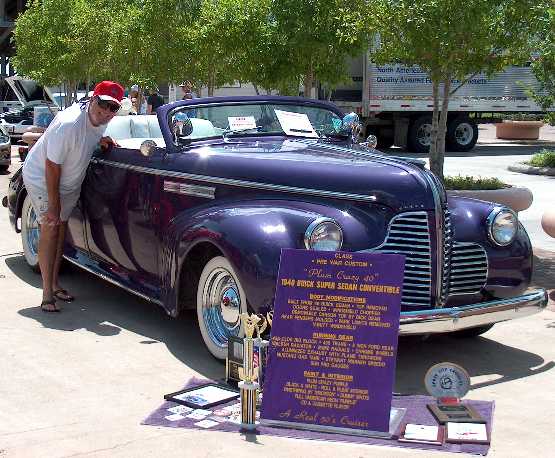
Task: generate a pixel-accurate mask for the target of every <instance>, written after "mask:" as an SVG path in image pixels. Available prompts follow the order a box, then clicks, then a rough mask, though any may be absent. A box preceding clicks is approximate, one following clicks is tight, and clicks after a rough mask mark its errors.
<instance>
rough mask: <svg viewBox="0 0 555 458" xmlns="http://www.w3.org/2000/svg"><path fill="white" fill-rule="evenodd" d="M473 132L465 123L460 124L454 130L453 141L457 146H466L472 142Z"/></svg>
mask: <svg viewBox="0 0 555 458" xmlns="http://www.w3.org/2000/svg"><path fill="white" fill-rule="evenodd" d="M473 136H474V131H473V129H472V126H471V125H470V124H468V123H466V122H462V123H460V124H459V125H458V126H457V128H456V129H455V139H456V140H457V143H458V144H459V145H468V144H469V143H470V142H471V141H472V137H473Z"/></svg>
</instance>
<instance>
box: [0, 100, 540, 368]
mask: <svg viewBox="0 0 555 458" xmlns="http://www.w3.org/2000/svg"><path fill="white" fill-rule="evenodd" d="M357 127H359V126H357V119H356V115H353V114H350V115H347V116H343V113H342V112H341V111H340V110H339V109H338V108H337V107H335V106H334V105H332V104H329V103H327V102H322V101H315V100H306V99H301V98H289V97H272V96H265V97H262V96H260V97H239V98H216V97H214V98H205V99H194V100H187V101H180V102H176V103H173V104H169V105H165V106H163V107H161V108H159V109H158V112H157V117H155V116H118V117H115V118H114V119H113V120H112V121H111V122H110V124H109V125H108V128H107V131H106V135H110V136H112V137H113V138H114V139H116V140H117V141H118V143H119V147H116V148H113V149H112V150H110V151H107V152H98V153H97V154H95V156H94V157H93V159H92V162H91V164H90V166H89V168H88V171H87V175H86V179H85V182H84V184H83V188H82V193H81V199H80V201H79V204H78V206H77V207H76V208H75V210H74V211H73V214H72V215H71V217H70V219H69V221H68V236H67V240H66V246H65V250H64V256H65V258H66V259H67V260H68V261H71V262H72V263H74V264H77V265H79V266H80V267H82V268H84V269H86V270H88V271H90V272H92V273H95V274H97V275H99V276H101V277H102V278H104V279H105V280H108V281H110V282H112V283H114V284H117V285H119V286H121V287H124V288H125V289H127V290H129V291H131V292H133V293H135V294H137V295H139V296H141V297H143V298H145V299H147V300H149V301H152V302H154V303H156V304H159V305H160V306H162V307H163V308H164V309H165V310H166V312H167V313H168V314H170V315H172V316H176V315H178V313H179V312H180V311H181V310H183V309H185V308H196V310H197V315H198V321H199V327H200V330H201V334H202V337H203V339H204V342H205V343H206V346H207V347H208V349H209V350H210V352H211V353H212V354H213V355H214V356H215V357H217V358H221V359H223V358H225V356H226V354H227V341H228V338H229V337H230V336H232V335H237V334H238V333H239V332H240V320H239V314H240V313H241V312H245V311H250V312H252V311H254V312H262V313H264V312H266V311H268V310H269V309H271V308H272V307H273V301H274V294H275V285H276V277H277V272H278V267H279V260H280V253H281V250H282V249H283V248H296V249H307V250H334V251H340V250H341V251H350V252H377V253H399V254H402V255H405V259H406V264H405V272H404V283H403V290H402V303H401V321H400V323H401V324H400V334H401V335H403V334H428V333H441V332H458V333H464V334H467V335H478V334H481V333H483V332H485V331H486V330H488V329H489V328H490V327H491V326H492V325H493V324H494V323H496V322H500V321H506V320H510V319H513V318H517V317H522V316H526V315H529V314H532V313H535V312H538V311H540V310H541V309H542V308H543V307H545V305H546V303H547V297H546V293H545V291H544V290H534V291H530V290H528V286H529V284H530V279H531V275H532V248H531V244H530V240H529V238H528V235H527V234H526V232H525V230H524V228H523V227H522V225H521V224H520V223H519V222H518V219H517V216H516V215H515V213H514V212H513V211H512V210H510V209H508V208H506V207H503V206H500V205H497V204H493V203H488V202H483V201H478V200H473V199H467V198H462V197H447V195H446V193H445V190H444V187H443V185H442V183H441V182H440V181H439V180H438V179H437V178H436V177H435V176H434V175H433V174H432V173H431V172H430V171H428V170H426V169H425V168H424V166H423V163H421V161H418V160H414V159H404V158H400V157H392V156H386V155H383V154H381V153H380V152H378V151H376V150H374V149H372V147H371V146H370V145H369V144H368V142H366V143H360V144H359V143H357V132H358V130H357ZM8 206H9V211H10V218H11V222H12V224H13V225H14V227H15V228H16V230H18V231H21V233H22V240H23V247H24V253H25V257H26V260H27V262H28V263H29V264H30V265H31V266H32V267H36V266H37V264H38V263H37V238H38V231H39V227H38V225H37V223H36V219H35V215H34V211H33V208H32V206H31V205H30V202H29V199H28V198H27V197H26V191H25V189H24V186H23V183H22V179H21V172H17V173H15V174H14V176H13V178H12V180H11V182H10V189H9V195H8Z"/></svg>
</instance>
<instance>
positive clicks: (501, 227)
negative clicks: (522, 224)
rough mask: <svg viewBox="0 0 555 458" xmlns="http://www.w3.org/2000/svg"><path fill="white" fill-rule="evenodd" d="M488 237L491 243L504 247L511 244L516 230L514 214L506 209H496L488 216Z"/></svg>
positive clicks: (516, 222) (516, 221)
mask: <svg viewBox="0 0 555 458" xmlns="http://www.w3.org/2000/svg"><path fill="white" fill-rule="evenodd" d="M487 224H488V235H489V238H490V239H491V241H492V242H493V243H495V244H496V245H500V246H505V245H508V244H509V243H511V242H512V241H513V240H514V238H515V235H516V231H517V230H518V217H517V216H516V213H515V212H514V211H512V210H511V209H509V208H506V207H496V208H494V209H493V210H492V212H491V213H490V214H489V216H488V220H487Z"/></svg>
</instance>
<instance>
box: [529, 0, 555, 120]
mask: <svg viewBox="0 0 555 458" xmlns="http://www.w3.org/2000/svg"><path fill="white" fill-rule="evenodd" d="M538 28H539V31H538V33H537V34H536V35H535V36H534V37H533V39H534V40H535V41H534V43H535V46H536V48H537V52H538V58H537V59H535V60H534V61H533V62H532V70H533V71H534V74H535V76H536V78H537V79H538V81H539V82H540V88H539V90H538V91H537V92H536V93H535V94H533V96H534V98H535V100H536V102H537V103H538V104H539V105H540V106H541V107H542V108H543V109H544V110H547V109H548V108H550V107H553V106H555V7H554V6H553V3H551V8H547V9H546V10H545V12H544V14H543V15H541V16H539V18H538ZM546 121H547V122H549V123H550V124H551V125H552V126H553V125H555V113H553V112H551V113H548V114H547V117H546Z"/></svg>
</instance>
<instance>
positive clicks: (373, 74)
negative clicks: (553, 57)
mask: <svg viewBox="0 0 555 458" xmlns="http://www.w3.org/2000/svg"><path fill="white" fill-rule="evenodd" d="M350 67H351V69H350V76H351V80H352V81H351V82H350V83H349V84H348V85H344V86H339V87H337V88H336V89H335V90H334V91H333V92H332V95H331V100H332V101H333V102H335V103H336V104H337V105H339V106H340V107H341V108H342V109H343V110H344V111H346V112H351V111H354V112H356V113H358V114H359V116H360V118H361V121H362V122H363V124H364V126H365V130H366V134H375V135H376V136H377V137H378V142H379V143H378V145H379V146H380V147H381V148H386V147H389V146H391V145H396V146H400V147H405V148H408V149H410V150H412V151H414V152H418V153H425V152H427V151H428V149H429V145H430V135H431V120H432V118H431V115H432V112H433V98H432V82H431V81H430V79H429V78H428V76H427V75H426V73H424V72H423V71H422V70H421V69H420V68H419V67H417V66H406V65H402V64H388V65H376V64H374V63H373V62H372V61H371V60H370V59H369V58H368V56H367V55H364V56H361V57H360V58H357V59H353V60H352V61H351V62H350ZM459 85H460V82H459V81H456V80H454V81H453V82H452V90H453V89H455V88H456V87H458V86H459ZM529 87H532V88H534V89H537V88H538V87H539V84H538V81H537V80H536V79H535V77H534V75H533V73H532V71H531V69H530V67H508V68H507V69H506V70H505V71H503V72H500V73H498V74H496V75H494V76H493V77H492V78H487V77H486V76H485V75H484V74H477V75H475V76H473V77H472V78H471V79H470V80H469V81H468V82H467V83H466V84H464V85H463V86H462V87H460V89H458V90H457V91H456V92H455V93H454V94H453V95H452V96H451V100H450V102H449V113H448V120H447V133H446V142H447V148H448V149H449V150H451V151H469V150H471V149H472V148H473V147H474V145H475V144H476V141H477V140H478V126H477V123H479V122H480V120H482V116H483V114H484V113H507V112H529V113H541V112H542V109H541V107H540V106H538V105H537V104H536V103H535V102H534V100H533V99H531V98H530V97H529V96H528V95H527V92H526V90H527V88H529ZM488 119H489V120H491V117H490V118H488ZM490 122H491V121H490Z"/></svg>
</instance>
